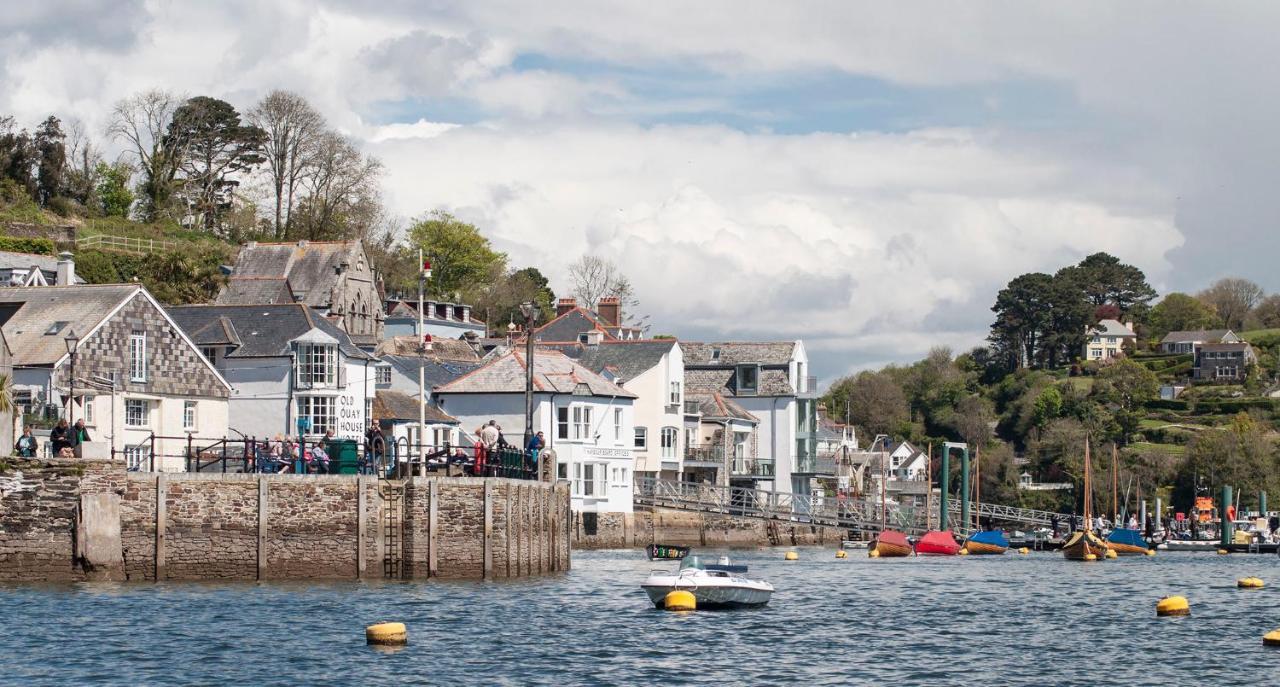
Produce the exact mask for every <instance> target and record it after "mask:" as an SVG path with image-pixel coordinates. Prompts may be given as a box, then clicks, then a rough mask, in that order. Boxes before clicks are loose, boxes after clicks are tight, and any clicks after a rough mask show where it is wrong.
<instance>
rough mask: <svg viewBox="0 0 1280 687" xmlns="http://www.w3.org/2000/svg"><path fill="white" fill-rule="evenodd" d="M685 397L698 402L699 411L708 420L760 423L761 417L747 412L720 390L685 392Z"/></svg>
mask: <svg viewBox="0 0 1280 687" xmlns="http://www.w3.org/2000/svg"><path fill="white" fill-rule="evenodd" d="M685 398H686V399H688V400H690V401H697V402H698V412H700V413H702V417H703V418H704V419H707V420H744V421H746V422H753V423H758V422H760V418H757V417H756V416H755V415H752V414H751V413H749V412H747V410H746V409H745V408H743V407H742V406H740V405H738V404H737V403H735V402H734V401H733V399H731V398H726V397H725V395H724V394H723V393H721V392H719V391H709V392H693V393H690V392H685Z"/></svg>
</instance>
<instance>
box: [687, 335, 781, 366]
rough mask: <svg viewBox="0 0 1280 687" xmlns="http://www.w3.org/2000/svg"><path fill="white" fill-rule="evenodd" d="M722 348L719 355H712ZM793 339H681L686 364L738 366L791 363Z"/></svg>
mask: <svg viewBox="0 0 1280 687" xmlns="http://www.w3.org/2000/svg"><path fill="white" fill-rule="evenodd" d="M717 349H718V350H719V351H720V355H719V357H718V358H713V357H712V354H713V353H714V352H715V351H716V350H717ZM795 349H796V344H795V342H794V341H763V342H732V341H730V342H720V343H716V342H709V343H697V342H686V341H681V342H680V350H681V351H682V352H683V353H684V364H685V367H688V366H690V365H694V366H699V365H711V366H717V365H737V364H739V363H758V364H760V365H789V364H790V363H791V356H792V355H793V354H794V353H795Z"/></svg>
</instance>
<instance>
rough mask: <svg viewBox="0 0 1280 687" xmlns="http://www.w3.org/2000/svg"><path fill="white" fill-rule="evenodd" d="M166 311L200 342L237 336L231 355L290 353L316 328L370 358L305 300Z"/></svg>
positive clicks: (340, 345)
mask: <svg viewBox="0 0 1280 687" xmlns="http://www.w3.org/2000/svg"><path fill="white" fill-rule="evenodd" d="M166 311H167V312H168V313H169V316H170V317H172V318H173V320H174V321H175V322H177V323H178V326H179V327H182V330H183V331H185V332H186V333H187V336H189V337H191V339H192V340H193V341H195V343H196V345H197V346H225V345H228V340H229V339H232V338H233V337H234V340H238V341H239V342H240V343H239V344H236V348H234V349H233V350H231V351H229V352H228V353H227V356H226V357H228V358H259V357H279V356H287V355H289V342H290V341H292V340H294V339H296V338H298V337H299V336H302V335H303V334H306V333H307V332H309V331H311V330H312V329H319V330H320V331H322V332H324V333H325V334H328V335H329V336H332V337H333V338H335V339H337V340H338V348H339V349H340V350H341V351H342V352H343V353H344V354H345V355H347V356H348V357H351V358H358V359H362V360H363V359H369V358H370V356H369V355H368V354H366V353H365V352H364V351H362V350H360V348H359V347H358V346H356V345H355V344H354V343H353V342H352V341H351V337H349V336H347V333H346V332H344V331H342V330H341V329H339V328H338V327H337V326H335V325H334V324H333V323H332V322H330V321H328V320H327V319H325V318H323V317H321V316H320V315H318V314H316V313H315V312H314V311H313V310H312V309H311V308H310V307H308V306H306V305H303V304H302V303H287V304H274V305H179V306H173V307H170V308H167V309H166ZM415 374H416V373H415Z"/></svg>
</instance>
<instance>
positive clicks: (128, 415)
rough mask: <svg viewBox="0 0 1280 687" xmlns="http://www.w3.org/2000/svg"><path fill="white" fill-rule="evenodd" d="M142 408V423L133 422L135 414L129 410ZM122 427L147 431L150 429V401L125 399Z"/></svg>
mask: <svg viewBox="0 0 1280 687" xmlns="http://www.w3.org/2000/svg"><path fill="white" fill-rule="evenodd" d="M131 407H132V408H134V409H136V408H139V407H141V408H142V422H140V423H139V422H134V421H133V420H134V419H135V413H132V412H130V408H131ZM124 426H125V427H127V428H130V429H147V428H150V427H151V401H148V400H147V399H145V398H126V399H125V400H124Z"/></svg>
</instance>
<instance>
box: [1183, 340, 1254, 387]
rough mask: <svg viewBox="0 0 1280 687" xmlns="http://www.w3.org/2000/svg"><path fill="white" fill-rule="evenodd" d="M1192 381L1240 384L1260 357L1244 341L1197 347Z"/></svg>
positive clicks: (1192, 369) (1207, 344)
mask: <svg viewBox="0 0 1280 687" xmlns="http://www.w3.org/2000/svg"><path fill="white" fill-rule="evenodd" d="M1195 356H1196V357H1195V365H1194V366H1193V367H1192V368H1191V377H1192V379H1195V380H1198V381H1208V382H1239V381H1244V379H1245V377H1246V376H1248V372H1249V367H1250V366H1252V365H1256V364H1258V356H1257V354H1256V353H1254V351H1253V346H1250V345H1249V344H1248V343H1246V342H1244V341H1239V342H1235V343H1206V344H1200V345H1199V346H1197V347H1196V354H1195Z"/></svg>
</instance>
